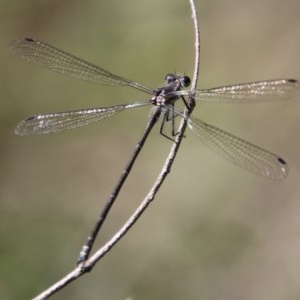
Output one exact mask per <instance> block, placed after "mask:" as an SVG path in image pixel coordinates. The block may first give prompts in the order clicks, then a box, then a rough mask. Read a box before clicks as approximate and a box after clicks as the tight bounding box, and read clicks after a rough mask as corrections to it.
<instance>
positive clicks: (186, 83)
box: [180, 76, 191, 87]
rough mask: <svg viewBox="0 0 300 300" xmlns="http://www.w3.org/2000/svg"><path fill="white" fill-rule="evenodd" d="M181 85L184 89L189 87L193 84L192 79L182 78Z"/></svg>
mask: <svg viewBox="0 0 300 300" xmlns="http://www.w3.org/2000/svg"><path fill="white" fill-rule="evenodd" d="M180 83H181V85H182V86H184V87H188V86H189V85H190V84H191V79H190V77H188V76H183V77H181V78H180Z"/></svg>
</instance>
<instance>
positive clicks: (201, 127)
mask: <svg viewBox="0 0 300 300" xmlns="http://www.w3.org/2000/svg"><path fill="white" fill-rule="evenodd" d="M176 113H178V114H180V115H181V116H183V114H182V112H180V111H179V110H177V109H176ZM187 122H188V126H189V127H190V129H191V130H193V131H194V132H195V133H196V134H197V136H198V138H199V139H200V140H201V141H202V142H203V143H204V144H206V145H207V146H208V147H209V148H211V149H212V150H213V151H215V152H216V153H218V154H219V155H220V156H222V157H224V158H226V159H227V160H229V161H230V162H232V163H234V164H236V165H238V166H240V167H242V168H244V169H247V170H248V171H250V172H253V173H255V174H258V175H260V176H263V177H267V178H270V179H284V178H285V177H286V176H287V174H288V166H287V163H286V162H285V161H284V160H283V159H282V158H281V157H279V156H278V155H276V154H273V153H271V152H269V151H267V150H264V149H262V148H260V147H258V146H255V145H253V144H251V143H249V142H247V141H244V140H243V139H241V138H239V137H236V136H234V135H232V134H230V133H228V132H226V131H224V130H221V129H219V128H217V127H215V126H212V125H209V124H207V123H205V122H203V121H202V120H200V119H198V118H196V117H193V116H191V117H190V118H189V119H188V121H187Z"/></svg>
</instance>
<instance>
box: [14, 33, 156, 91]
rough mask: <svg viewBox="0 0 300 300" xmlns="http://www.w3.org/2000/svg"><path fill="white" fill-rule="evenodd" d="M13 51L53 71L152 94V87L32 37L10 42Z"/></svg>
mask: <svg viewBox="0 0 300 300" xmlns="http://www.w3.org/2000/svg"><path fill="white" fill-rule="evenodd" d="M9 48H10V50H11V52H13V53H15V54H17V55H19V56H20V57H22V58H24V59H26V60H28V61H30V62H32V63H35V64H37V65H40V66H42V67H44V68H47V69H50V70H52V71H55V72H58V73H61V74H64V75H67V76H71V77H74V78H77V79H82V80H86V81H90V82H95V83H98V84H105V85H124V86H131V87H133V88H135V89H138V90H141V91H143V92H146V93H149V94H152V89H150V88H148V87H145V86H143V85H141V84H139V83H137V82H134V81H132V80H129V79H126V78H123V77H121V76H118V75H115V74H112V73H110V72H109V71H106V70H104V69H102V68H100V67H98V66H96V65H94V64H91V63H89V62H87V61H85V60H83V59H81V58H78V57H76V56H74V55H72V54H69V53H67V52H65V51H63V50H60V49H57V48H55V47H53V46H50V45H48V44H46V43H44V42H42V41H38V40H35V39H32V38H24V39H17V40H14V41H11V42H10V44H9Z"/></svg>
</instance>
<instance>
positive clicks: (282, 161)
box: [277, 157, 286, 165]
mask: <svg viewBox="0 0 300 300" xmlns="http://www.w3.org/2000/svg"><path fill="white" fill-rule="evenodd" d="M277 160H278V161H279V162H280V163H281V164H282V165H286V162H285V161H284V160H283V158H281V157H278V159H277Z"/></svg>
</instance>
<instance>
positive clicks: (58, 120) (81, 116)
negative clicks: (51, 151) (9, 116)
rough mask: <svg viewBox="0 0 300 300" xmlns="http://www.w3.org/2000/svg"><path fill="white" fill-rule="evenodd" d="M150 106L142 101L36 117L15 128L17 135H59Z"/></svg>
mask: <svg viewBox="0 0 300 300" xmlns="http://www.w3.org/2000/svg"><path fill="white" fill-rule="evenodd" d="M149 104H150V103H149V101H144V102H142V101H141V102H135V103H133V104H123V105H117V106H111V107H105V108H91V109H83V110H74V111H67V112H59V113H53V114H43V115H36V116H32V117H29V118H28V119H25V120H24V121H22V122H20V123H19V124H18V125H17V126H16V128H15V133H16V134H18V135H37V134H47V133H57V132H60V131H63V130H67V129H73V128H77V127H82V126H85V125H89V124H91V123H94V122H97V121H100V120H102V119H105V118H108V117H111V116H113V115H114V114H116V113H117V112H119V111H122V110H124V109H129V108H136V107H140V106H145V105H149Z"/></svg>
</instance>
